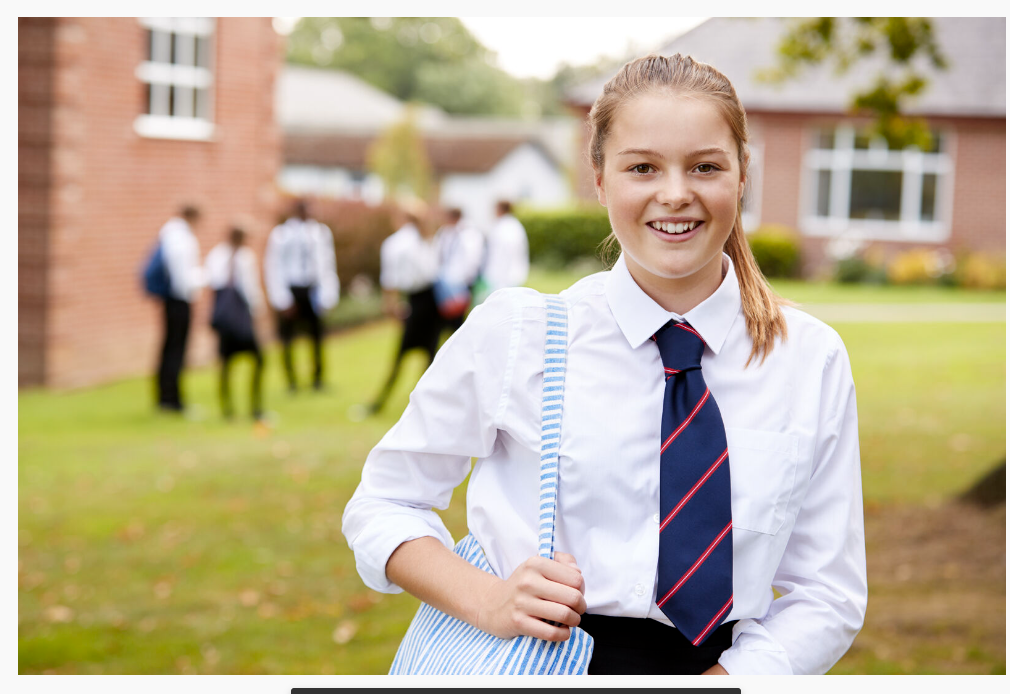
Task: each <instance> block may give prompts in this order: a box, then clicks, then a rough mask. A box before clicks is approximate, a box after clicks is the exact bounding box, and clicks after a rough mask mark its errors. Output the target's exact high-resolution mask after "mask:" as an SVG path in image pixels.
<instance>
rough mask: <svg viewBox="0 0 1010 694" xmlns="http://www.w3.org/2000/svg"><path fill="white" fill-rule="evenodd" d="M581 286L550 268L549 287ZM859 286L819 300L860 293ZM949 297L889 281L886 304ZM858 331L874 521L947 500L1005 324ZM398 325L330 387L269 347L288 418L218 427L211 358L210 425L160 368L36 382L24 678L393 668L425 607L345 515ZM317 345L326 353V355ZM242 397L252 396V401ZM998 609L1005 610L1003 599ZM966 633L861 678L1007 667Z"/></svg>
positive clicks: (22, 606)
mask: <svg viewBox="0 0 1010 694" xmlns="http://www.w3.org/2000/svg"><path fill="white" fill-rule="evenodd" d="M569 281H570V277H569V276H564V275H562V274H560V273H547V272H544V271H540V270H537V271H536V272H535V273H534V274H533V276H532V277H531V283H533V284H535V286H538V287H539V288H542V289H545V290H548V291H551V290H556V289H559V288H561V287H562V286H566V285H567V284H568V283H569ZM781 291H783V293H787V292H786V290H785V289H782V290H781ZM796 291H797V292H800V291H808V292H810V294H809V295H804V296H805V297H806V296H814V295H818V294H816V293H817V292H821V291H822V290H821V289H819V288H816V287H814V288H797V289H796ZM848 291H849V288H842V289H837V290H836V289H832V290H830V291H829V290H827V289H825V290H823V293H822V294H819V296H836V295H837V296H843V297H844V298H841V299H838V301H840V302H848V301H857V299H853V298H847V297H851V296H854V295H851V294H847V293H846V292H848ZM859 291H860V292H868V291H869V290H864V289H860V290H859ZM959 294H961V293H959ZM787 295H788V294H787ZM914 296H918V297H919V298H918V299H915V298H914ZM950 296H954V295H953V294H949V295H948V294H943V293H942V292H941V290H932V291H929V292H923V293H921V294H918V295H916V294H915V292H913V291H903V290H893V289H880V288H878V289H875V290H874V293H872V298H870V297H869V296H867V298H866V299H865V300H866V301H872V302H875V303H882V304H888V303H905V302H912V301H923V302H928V303H933V302H944V301H946V300H947V298H949V297H950ZM792 298H798V297H792ZM975 298H978V297H975ZM802 300H804V301H809V302H814V300H813V299H810V298H804V299H802ZM963 300H964V301H968V300H969V299H967V298H965V299H963ZM985 300H986V301H1004V298H1003V295H1002V294H999V295H998V296H997V295H989V296H988V298H986V299H985ZM819 301H824V302H828V301H829V300H828V299H820V300H819ZM952 301H962V299H952ZM837 327H838V330H839V332H840V334H841V335H842V337H843V338H844V339H845V341H846V345H847V347H848V350H849V353H850V355H851V358H852V363H853V372H854V376H855V380H856V385H857V393H858V399H859V412H860V431H861V448H862V462H863V480H864V494H865V497H866V500H867V508H868V514H872V513H875V512H876V511H875V509H876V510H879V509H891V508H900V509H909V508H911V509H915V508H918V507H921V508H924V509H926V508H936V507H937V506H938V505H940V504H942V503H943V502H944V501H945V500H947V499H949V498H951V497H952V496H954V495H956V494H957V493H958V492H959V491H961V490H962V489H964V488H965V487H966V486H968V485H969V484H970V483H971V482H972V481H973V480H974V479H975V478H977V477H978V476H979V475H981V474H982V473H983V472H984V471H986V470H987V469H989V468H990V467H991V466H992V465H993V463H994V462H995V461H996V460H997V459H999V458H1000V457H1002V456H1003V455H1004V449H1005V426H1004V423H1005V368H1004V364H1005V325H1004V324H1003V323H966V324H961V325H958V326H957V329H956V330H954V329H950V327H949V326H946V325H944V324H919V323H904V324H894V325H890V324H886V323H884V324H881V323H875V324H863V323H847V324H843V325H839V326H837ZM396 336H397V331H396V326H395V325H393V324H392V323H389V322H377V323H370V324H368V325H365V326H363V327H359V328H355V329H352V330H348V331H345V332H342V333H339V334H337V335H335V336H333V337H332V338H330V339H329V340H328V342H327V346H326V359H327V363H328V364H329V374H330V381H331V387H330V389H329V390H328V391H326V392H323V393H315V392H312V391H308V390H304V391H300V392H298V393H297V394H295V395H289V394H288V393H286V392H285V390H284V388H283V383H282V382H281V367H280V360H279V355H278V354H277V353H276V351H270V352H268V355H267V380H266V383H265V397H266V402H267V409H268V410H271V411H272V412H273V416H274V421H273V426H272V428H270V429H268V430H264V429H256V428H254V427H253V426H252V425H251V423H250V422H248V421H245V420H237V421H235V422H233V423H226V422H223V421H221V420H220V419H219V417H218V416H217V412H216V407H215V399H214V389H215V380H214V377H215V373H214V371H213V370H211V369H203V370H198V371H194V372H192V373H190V374H188V375H187V377H186V380H185V389H186V393H187V396H188V399H189V400H190V402H192V403H194V404H196V405H199V406H200V408H199V409H200V411H201V412H200V413H198V414H200V415H201V416H199V417H197V418H195V419H181V418H173V417H169V416H159V415H156V414H155V413H154V412H153V411H152V408H151V407H150V405H149V403H150V401H151V393H150V383H149V381H148V379H130V380H125V381H122V382H119V383H114V384H109V385H106V386H102V387H98V388H91V389H86V390H80V391H75V392H68V393H49V392H44V391H24V392H21V393H20V394H19V398H18V401H19V405H18V432H19V442H18V445H19V455H18V467H19V470H18V475H19V480H18V483H19V509H18V512H19V526H18V545H19V552H18V559H19V563H18V582H19V591H18V598H19V609H18V636H19V649H18V662H19V664H18V669H19V672H20V673H41V672H57V673H75V674H88V673H105V674H114V673H177V672H178V673H185V672H192V673H382V672H385V671H386V670H387V669H388V666H389V662H390V660H391V657H392V653H393V651H394V650H395V647H396V645H397V643H398V641H399V638H400V636H402V634H403V631H404V629H405V626H406V622H407V621H408V620H409V618H410V616H411V615H412V613H413V611H414V608H415V607H416V604H417V603H416V601H415V600H414V599H413V598H410V597H409V596H403V595H400V596H387V595H379V594H376V593H374V592H372V591H370V590H368V589H366V588H365V587H364V586H363V584H362V583H361V581H360V579H359V578H358V576H357V573H356V572H355V568H354V559H353V556H352V555H351V553H350V551H349V550H348V548H347V545H346V542H345V541H344V538H343V536H342V535H341V533H340V516H341V513H342V511H343V507H344V505H345V503H346V502H347V500H348V498H349V497H350V495H351V493H352V492H353V490H354V487H355V485H356V484H357V481H358V479H359V476H360V468H361V464H362V462H363V461H364V458H365V456H366V455H367V453H368V450H369V449H370V448H371V446H373V445H374V444H375V442H376V441H378V439H379V438H380V437H381V436H382V434H383V433H384V431H385V430H386V429H388V427H389V426H390V425H391V424H392V423H393V421H395V418H396V414H397V413H398V412H399V411H401V410H402V408H403V407H404V405H405V404H406V400H407V395H408V393H409V390H410V387H411V385H412V384H413V382H414V381H416V379H417V377H418V376H419V375H420V372H421V369H422V366H423V364H422V360H421V358H420V357H419V356H415V357H414V358H411V359H409V360H408V362H407V365H406V367H405V369H404V372H403V373H402V375H401V381H400V384H399V388H398V389H397V390H396V392H395V393H394V395H393V398H392V399H391V401H390V405H389V407H388V409H387V410H386V412H385V413H384V414H383V415H381V416H379V417H377V418H375V419H371V420H366V421H365V422H360V423H355V422H352V421H351V419H350V418H349V417H348V414H347V413H348V410H349V409H350V408H351V407H352V406H353V405H355V404H357V403H361V402H364V401H366V400H367V399H368V398H369V397H370V396H371V395H373V394H374V393H375V391H376V389H377V387H378V385H379V383H380V381H381V379H382V377H383V376H384V375H385V369H386V367H387V359H388V358H389V357H390V356H391V355H392V351H393V349H394V346H395V340H396ZM300 347H302V348H305V347H306V346H305V345H300ZM301 356H302V357H303V359H302V360H301V362H300V363H301V364H302V365H305V362H306V359H305V358H304V357H307V349H304V351H303V353H302V354H301ZM247 368H248V365H241V368H236V373H235V374H234V375H233V386H244V382H245V374H246V373H247V371H245V369H247ZM305 380H306V382H307V381H308V377H307V375H306V378H305ZM236 395H237V397H236V404H237V405H238V406H239V407H240V408H241V407H242V405H243V404H244V397H243V396H244V392H242V393H237V394H236ZM241 411H242V410H241V409H240V412H241ZM463 498H464V495H463V490H462V489H460V490H458V491H457V493H456V494H455V495H454V499H453V504H452V506H451V508H450V510H449V512H448V513H447V514H446V520H447V524H448V525H449V527H450V530H452V531H453V533H454V534H455V535H456V536H459V535H460V534H462V532H463V528H464V526H465V519H464V513H463ZM871 545H872V543H871ZM874 547H875V545H872V546H871V551H875V550H874V549H873V548H874ZM880 551H881V552H884V551H885V550H883V549H882V550H880ZM895 571H898V573H899V574H901V572H902V571H904V569H902V568H900V567H899V568H897V569H895ZM899 577H900V576H899ZM872 580H873V577H871V585H872ZM905 585H907V584H905ZM888 594H890V593H888ZM934 597H935V598H936V599H941V598H942V596H940V597H936V596H934ZM875 607H876V608H877V609H878V610H880V609H881V605H880V604H879V603H877V604H876V605H875ZM987 609H989V610H990V611H995V612H1000V611H1002V612H1000V613H1001V614H1005V602H1004V600H1003V598H1002V597H1000V599H999V600H998V601H997V602H994V603H993V604H992V605H989V606H988V607H987ZM870 629H871V625H870V623H868V625H867V629H866V630H864V633H865V634H868V636H867V639H869V638H871V637H872V635H873V634H872V633H871V632H870ZM863 638H864V636H863V635H861V636H860V640H862V639H863ZM965 638H967V639H968V641H969V642H968V643H967V644H966V647H967V648H968V650H967V651H965V653H966V654H967V655H964V657H962V658H961V661H963V662H961V663H960V664H955V665H951V664H950V663H949V662H947V661H948V660H950V658H955V659H956V654H955V655H952V656H950V658H948V656H947V655H945V654H944V653H943V652H935V653H934V652H933V651H930V650H928V649H926V650H923V651H922V652H924V653H927V656H923V657H922V658H919V659H918V660H917V659H911V660H910V659H909V657H906V656H903V654H902V653H900V652H894V648H895V646H893V645H887V648H890V649H891V650H890V651H888V650H887V649H886V648H884V647H880V648H876V647H875V648H873V649H864V650H866V653H867V655H865V658H864V657H863V654H861V653H860V652H858V651H859V649H854V655H853V658H852V659H847V661H845V663H846V664H845V666H844V667H841V671H848V672H860V671H870V670H872V671H875V672H921V673H928V672H940V671H958V672H992V671H993V670H994V669H996V670H998V668H999V667H1001V666H1002V667H1003V668H1004V670H1005V661H1004V660H1003V658H1004V657H1005V651H1004V647H1003V645H1002V644H998V643H997V644H992V643H975V642H973V641H972V639H976V638H977V639H979V640H985V638H988V637H984V636H977V635H976V636H972V634H971V633H968V635H967V636H966V637H965ZM989 640H990V641H991V639H989ZM859 643H860V641H857V644H859ZM867 643H870V641H867ZM873 643H876V642H873ZM881 643H885V641H881ZM886 643H887V644H889V643H890V642H886ZM1003 644H1005V634H1004V642H1003ZM882 654H883V655H882ZM909 663H911V665H909ZM959 668H960V669H959Z"/></svg>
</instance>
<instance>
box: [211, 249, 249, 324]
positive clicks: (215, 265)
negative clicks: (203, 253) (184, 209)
mask: <svg viewBox="0 0 1010 694" xmlns="http://www.w3.org/2000/svg"><path fill="white" fill-rule="evenodd" d="M232 255H234V257H235V262H234V265H233V264H232ZM204 269H205V271H206V273H207V284H208V285H209V286H210V288H211V289H214V290H217V289H222V288H224V287H225V286H226V285H227V284H228V282H229V281H230V280H231V278H232V272H234V277H235V287H236V288H237V289H238V290H239V292H241V294H242V296H243V297H244V298H245V300H246V303H248V304H249V309H250V310H251V311H252V312H253V313H256V312H257V311H259V309H260V307H261V306H262V305H263V291H262V290H261V289H260V279H259V271H258V269H257V267H256V255H255V254H254V253H253V252H252V249H251V248H249V247H248V246H242V247H241V248H239V249H238V250H237V251H236V250H235V249H234V247H233V246H232V245H231V244H230V243H228V242H224V243H219V244H218V245H216V246H214V248H213V249H212V250H211V252H210V253H208V254H207V260H206V261H205V262H204Z"/></svg>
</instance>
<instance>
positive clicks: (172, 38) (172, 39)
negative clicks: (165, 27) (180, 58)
mask: <svg viewBox="0 0 1010 694" xmlns="http://www.w3.org/2000/svg"><path fill="white" fill-rule="evenodd" d="M168 47H169V53H168V62H170V63H174V62H175V34H169V35H168Z"/></svg>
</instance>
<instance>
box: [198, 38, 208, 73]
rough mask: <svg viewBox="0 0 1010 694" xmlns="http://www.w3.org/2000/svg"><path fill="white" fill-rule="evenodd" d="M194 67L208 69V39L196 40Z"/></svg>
mask: <svg viewBox="0 0 1010 694" xmlns="http://www.w3.org/2000/svg"><path fill="white" fill-rule="evenodd" d="M196 66H197V67H205V68H210V37H209V36H198V37H197V38H196Z"/></svg>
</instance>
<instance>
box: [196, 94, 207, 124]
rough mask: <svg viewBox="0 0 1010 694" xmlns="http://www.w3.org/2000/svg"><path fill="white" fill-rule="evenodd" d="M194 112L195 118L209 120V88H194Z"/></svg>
mask: <svg viewBox="0 0 1010 694" xmlns="http://www.w3.org/2000/svg"><path fill="white" fill-rule="evenodd" d="M194 114H195V115H196V117H197V118H203V119H204V120H210V90H209V89H197V90H196V104H195V108H194Z"/></svg>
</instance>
